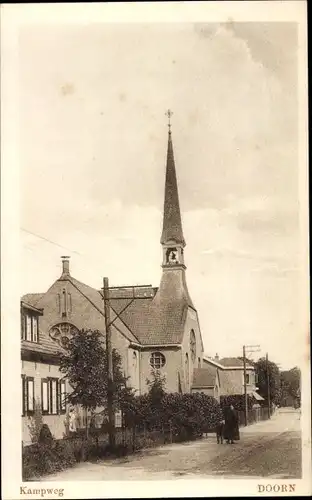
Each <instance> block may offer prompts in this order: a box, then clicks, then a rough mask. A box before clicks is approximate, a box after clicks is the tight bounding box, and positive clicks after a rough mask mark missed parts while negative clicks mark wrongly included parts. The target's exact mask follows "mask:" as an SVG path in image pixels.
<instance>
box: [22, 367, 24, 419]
mask: <svg viewBox="0 0 312 500" xmlns="http://www.w3.org/2000/svg"><path fill="white" fill-rule="evenodd" d="M24 415H25V376H24V375H22V416H24Z"/></svg>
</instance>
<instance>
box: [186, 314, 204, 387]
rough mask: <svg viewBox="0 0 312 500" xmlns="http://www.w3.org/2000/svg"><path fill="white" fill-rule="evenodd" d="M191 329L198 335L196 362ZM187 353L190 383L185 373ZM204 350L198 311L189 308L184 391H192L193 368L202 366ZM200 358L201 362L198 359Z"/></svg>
mask: <svg viewBox="0 0 312 500" xmlns="http://www.w3.org/2000/svg"><path fill="white" fill-rule="evenodd" d="M191 330H194V333H195V337H196V357H195V362H193V361H192V356H191V352H190V333H191ZM186 354H188V359H189V377H188V380H189V383H188V384H187V377H186V373H185V358H186ZM203 354H204V353H203V350H202V340H201V334H200V329H199V322H198V318H197V313H196V312H195V311H194V310H193V309H191V308H190V307H189V308H188V311H187V316H186V321H185V327H184V336H183V341H182V365H183V392H190V390H191V387H192V382H193V370H194V368H198V367H201V366H202V363H203ZM198 358H199V359H200V363H199V361H198Z"/></svg>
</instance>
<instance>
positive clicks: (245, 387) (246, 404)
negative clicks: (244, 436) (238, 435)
mask: <svg viewBox="0 0 312 500" xmlns="http://www.w3.org/2000/svg"><path fill="white" fill-rule="evenodd" d="M243 360H244V396H245V426H246V427H247V425H248V397H247V376H246V346H243Z"/></svg>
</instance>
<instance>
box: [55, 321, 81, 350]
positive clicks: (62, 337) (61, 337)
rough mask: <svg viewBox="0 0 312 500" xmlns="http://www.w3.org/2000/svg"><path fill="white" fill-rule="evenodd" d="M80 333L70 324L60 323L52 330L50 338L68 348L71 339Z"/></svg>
mask: <svg viewBox="0 0 312 500" xmlns="http://www.w3.org/2000/svg"><path fill="white" fill-rule="evenodd" d="M77 332H78V329H77V328H76V327H75V326H74V325H71V324H70V323H59V324H58V325H54V326H52V328H51V329H50V332H49V333H50V337H51V338H52V339H53V340H55V341H56V342H58V344H59V345H60V346H62V347H65V348H66V346H67V344H68V341H69V339H70V338H71V337H72V336H73V335H74V334H75V333H77Z"/></svg>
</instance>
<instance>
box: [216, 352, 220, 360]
mask: <svg viewBox="0 0 312 500" xmlns="http://www.w3.org/2000/svg"><path fill="white" fill-rule="evenodd" d="M219 359H220V358H219V354H218V353H216V355H215V361H219Z"/></svg>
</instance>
